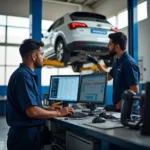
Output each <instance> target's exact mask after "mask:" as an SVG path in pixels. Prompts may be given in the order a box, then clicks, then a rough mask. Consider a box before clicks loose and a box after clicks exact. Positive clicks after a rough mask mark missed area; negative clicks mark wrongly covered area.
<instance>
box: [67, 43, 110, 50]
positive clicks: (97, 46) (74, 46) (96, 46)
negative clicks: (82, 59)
mask: <svg viewBox="0 0 150 150" xmlns="http://www.w3.org/2000/svg"><path fill="white" fill-rule="evenodd" d="M67 49H68V51H69V52H73V51H76V50H85V51H89V52H90V51H92V52H93V51H101V52H108V49H107V43H101V42H88V41H76V42H72V43H69V44H67Z"/></svg>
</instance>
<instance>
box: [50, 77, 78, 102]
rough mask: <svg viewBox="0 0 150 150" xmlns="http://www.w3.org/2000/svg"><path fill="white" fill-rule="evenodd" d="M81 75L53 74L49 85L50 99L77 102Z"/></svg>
mask: <svg viewBox="0 0 150 150" xmlns="http://www.w3.org/2000/svg"><path fill="white" fill-rule="evenodd" d="M79 81H80V75H56V76H51V79H50V86H49V100H51V101H62V102H63V104H67V103H68V102H77V99H78V91H79Z"/></svg>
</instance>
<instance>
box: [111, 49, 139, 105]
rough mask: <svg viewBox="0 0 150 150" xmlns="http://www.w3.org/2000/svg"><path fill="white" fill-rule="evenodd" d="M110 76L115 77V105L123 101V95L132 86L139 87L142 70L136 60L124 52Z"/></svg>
mask: <svg viewBox="0 0 150 150" xmlns="http://www.w3.org/2000/svg"><path fill="white" fill-rule="evenodd" d="M109 74H110V75H111V76H112V77H113V103H114V105H115V104H117V103H118V102H119V101H120V100H121V95H122V93H123V92H124V91H125V90H128V89H129V87H130V86H133V85H138V84H139V79H140V70H139V67H138V65H137V64H136V62H135V60H134V59H133V58H132V57H131V56H130V55H129V54H128V53H127V52H124V53H123V55H122V56H121V57H120V59H117V60H116V63H115V64H114V66H113V68H112V69H111V70H110V72H109Z"/></svg>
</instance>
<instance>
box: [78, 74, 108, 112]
mask: <svg viewBox="0 0 150 150" xmlns="http://www.w3.org/2000/svg"><path fill="white" fill-rule="evenodd" d="M106 87H107V73H97V74H89V75H82V76H81V80H80V90H79V99H78V102H79V103H89V104H90V113H93V112H94V110H95V109H96V106H97V104H101V105H103V104H105V100H106Z"/></svg>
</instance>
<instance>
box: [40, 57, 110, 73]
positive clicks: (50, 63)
mask: <svg viewBox="0 0 150 150" xmlns="http://www.w3.org/2000/svg"><path fill="white" fill-rule="evenodd" d="M102 65H103V67H105V68H108V67H107V66H106V65H104V64H102ZM43 66H52V67H58V68H61V67H65V65H64V63H63V62H60V61H58V60H49V59H44V62H43ZM85 70H97V66H96V65H93V66H91V67H85V68H80V71H85Z"/></svg>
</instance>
